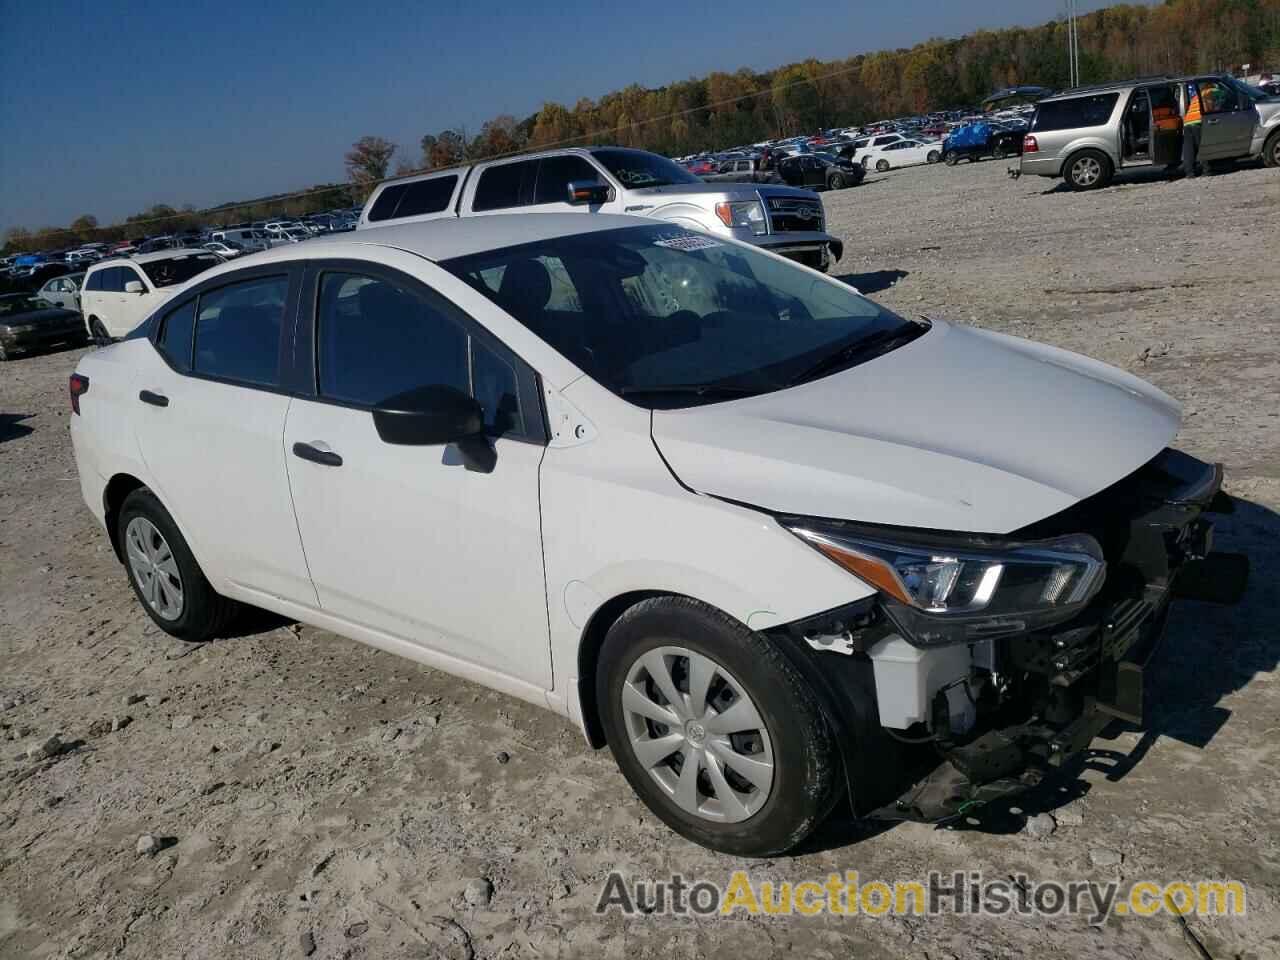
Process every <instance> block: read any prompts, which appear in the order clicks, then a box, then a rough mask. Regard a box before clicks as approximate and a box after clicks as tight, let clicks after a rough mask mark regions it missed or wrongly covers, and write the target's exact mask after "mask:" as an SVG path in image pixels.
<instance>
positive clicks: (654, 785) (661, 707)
mask: <svg viewBox="0 0 1280 960" xmlns="http://www.w3.org/2000/svg"><path fill="white" fill-rule="evenodd" d="M596 684H597V698H598V699H597V702H598V703H600V704H601V709H602V712H603V717H602V720H603V724H604V728H605V733H606V736H607V737H608V740H609V746H610V749H611V750H612V751H613V755H614V758H615V759H616V760H617V762H618V766H619V768H620V769H621V770H622V773H623V775H624V776H626V778H627V780H628V781H629V782H630V784H631V786H632V788H633V789H634V790H635V791H636V793H637V794H639V796H640V798H641V799H642V800H643V801H644V802H645V804H646V805H647V806H648V807H649V809H650V810H652V811H653V813H654V814H655V815H656V816H657V817H658V818H659V819H661V820H662V821H663V822H664V823H666V824H667V825H668V826H669V827H671V828H672V829H673V830H675V831H676V832H677V833H679V834H681V835H682V836H684V837H686V838H688V839H690V840H692V841H694V842H695V843H699V844H702V845H703V846H705V847H709V848H711V849H713V850H719V851H721V852H724V853H731V854H735V855H738V856H771V855H774V854H779V853H783V852H785V851H787V850H789V849H791V848H792V847H794V846H795V845H796V844H798V843H799V842H800V841H801V840H803V839H804V838H805V837H806V836H807V835H808V834H809V833H810V832H811V831H812V830H813V829H814V828H815V827H817V826H818V824H819V823H821V822H822V820H823V819H824V818H825V817H826V815H827V814H828V813H830V811H831V808H832V807H833V806H834V805H835V802H836V801H837V800H838V799H839V796H840V793H839V783H840V777H839V768H838V760H837V751H836V747H835V743H834V740H833V738H832V735H831V732H830V729H829V728H828V726H827V724H826V721H825V720H824V719H823V716H822V712H821V710H820V708H819V706H818V704H817V701H816V699H815V697H814V694H813V692H812V690H811V689H810V687H809V685H808V684H807V683H806V682H805V681H804V680H803V679H802V678H801V677H800V675H799V673H797V672H796V670H795V668H794V667H792V665H791V663H790V662H789V661H788V660H787V659H786V657H785V656H783V654H782V652H781V651H780V650H778V649H777V648H776V647H775V646H774V645H773V642H772V641H771V640H769V639H768V638H766V637H764V636H762V635H761V634H758V633H755V632H753V631H751V630H749V629H747V627H745V626H744V625H743V624H741V623H740V622H738V621H736V620H734V619H732V618H730V617H728V616H726V615H725V614H723V613H721V612H719V611H717V610H715V609H714V608H712V607H709V606H707V605H705V604H702V603H699V602H698V601H696V600H690V599H688V598H684V597H659V598H655V599H652V600H646V601H644V602H642V603H640V604H637V605H636V606H634V607H632V608H631V609H630V610H628V611H627V612H626V613H625V614H623V616H622V617H621V618H620V619H619V620H618V622H617V623H615V624H614V625H613V627H612V628H611V629H610V630H609V634H608V636H607V637H606V639H605V643H604V647H603V648H602V650H601V653H600V667H599V672H598V673H597V676H596Z"/></svg>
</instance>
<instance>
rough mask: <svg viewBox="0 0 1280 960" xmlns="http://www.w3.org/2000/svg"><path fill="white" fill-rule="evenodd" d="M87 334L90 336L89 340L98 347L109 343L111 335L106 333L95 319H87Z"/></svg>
mask: <svg viewBox="0 0 1280 960" xmlns="http://www.w3.org/2000/svg"><path fill="white" fill-rule="evenodd" d="M89 333H90V335H91V336H90V338H91V339H92V340H93V342H94V343H96V344H97V345H98V346H102V345H103V344H107V343H110V342H111V334H109V333H107V328H106V327H105V326H103V325H102V321H101V320H99V319H98V318H97V317H90V318H89Z"/></svg>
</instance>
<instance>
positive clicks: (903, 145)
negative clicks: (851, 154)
mask: <svg viewBox="0 0 1280 960" xmlns="http://www.w3.org/2000/svg"><path fill="white" fill-rule="evenodd" d="M859 159H861V160H862V166H863V167H865V168H866V169H867V170H875V171H876V172H878V173H884V172H885V171H886V170H892V169H894V168H895V167H914V166H918V165H920V164H922V163H937V162H938V161H939V160H941V159H942V144H941V143H939V142H938V141H936V140H898V141H896V142H894V143H889V144H886V145H885V146H883V147H871V148H868V149H867V150H866V152H864V153H862V154H861V155H860V156H859Z"/></svg>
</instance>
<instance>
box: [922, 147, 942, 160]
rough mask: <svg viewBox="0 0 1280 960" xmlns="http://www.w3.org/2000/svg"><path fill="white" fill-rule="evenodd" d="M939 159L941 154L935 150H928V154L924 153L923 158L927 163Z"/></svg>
mask: <svg viewBox="0 0 1280 960" xmlns="http://www.w3.org/2000/svg"><path fill="white" fill-rule="evenodd" d="M941 159H942V154H940V153H938V151H937V150H930V151H929V152H928V154H926V155H925V160H926V161H928V162H929V163H937V162H938V161H939V160H941Z"/></svg>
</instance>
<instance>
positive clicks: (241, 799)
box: [0, 163, 1280, 960]
mask: <svg viewBox="0 0 1280 960" xmlns="http://www.w3.org/2000/svg"><path fill="white" fill-rule="evenodd" d="M827 205H828V210H829V213H830V219H831V223H832V228H833V232H834V233H836V234H838V235H841V236H844V237H845V238H846V240H847V243H848V247H847V254H846V257H845V260H844V261H843V263H841V264H840V265H839V268H838V270H837V271H836V272H837V273H841V274H844V275H845V276H847V278H848V279H849V280H850V281H851V282H853V283H855V284H857V285H858V286H860V287H861V288H862V289H863V290H864V292H866V293H868V294H870V295H871V296H873V297H874V298H876V299H877V300H880V301H881V302H883V303H885V304H887V305H889V306H891V307H893V308H894V309H896V310H898V311H899V312H902V313H931V314H936V315H940V316H943V317H947V318H950V319H953V320H958V321H961V322H965V323H973V324H980V325H982V326H986V327H991V328H994V329H997V330H1002V331H1006V332H1009V333H1013V334H1016V335H1019V336H1025V337H1031V338H1034V339H1038V340H1044V341H1048V342H1051V343H1054V344H1057V345H1060V346H1063V347H1066V348H1069V349H1072V350H1077V351H1079V352H1082V353H1086V354H1089V355H1091V356H1094V357H1097V358H1099V359H1102V360H1105V361H1108V362H1110V363H1114V364H1117V365H1120V366H1123V367H1126V368H1128V369H1130V370H1133V371H1134V372H1136V373H1138V374H1139V375H1140V376H1143V377H1145V378H1147V379H1149V380H1151V381H1153V382H1154V383H1156V384H1158V385H1159V386H1161V387H1162V388H1164V389H1165V390H1167V391H1169V392H1170V393H1171V394H1173V395H1174V396H1176V397H1178V398H1179V399H1180V400H1182V401H1183V403H1184V404H1185V405H1186V412H1187V421H1186V425H1185V428H1184V431H1183V434H1182V437H1181V439H1180V443H1181V445H1182V446H1183V447H1184V448H1186V449H1187V450H1189V451H1190V452H1192V453H1194V454H1196V455H1198V456H1201V457H1204V458H1210V459H1217V460H1221V461H1223V462H1225V464H1226V468H1227V478H1228V479H1227V485H1228V489H1229V491H1230V492H1232V493H1233V494H1235V495H1236V496H1237V497H1238V498H1240V501H1241V505H1240V509H1239V510H1238V511H1237V512H1236V514H1234V515H1233V516H1231V517H1228V518H1224V519H1223V520H1222V521H1221V522H1220V524H1219V528H1218V529H1219V536H1218V541H1219V545H1220V546H1221V547H1222V548H1223V549H1230V550H1243V551H1247V552H1249V553H1250V554H1251V555H1252V558H1253V563H1254V577H1253V580H1252V586H1251V588H1250V591H1249V593H1248V594H1247V596H1246V598H1245V600H1244V602H1243V603H1242V604H1241V605H1240V606H1238V607H1234V608H1223V607H1214V606H1209V605H1201V604H1192V603H1184V604H1182V605H1181V606H1180V608H1179V609H1178V610H1177V611H1176V614H1177V615H1176V619H1175V621H1174V623H1173V627H1172V629H1171V632H1170V635H1169V637H1168V640H1167V642H1166V645H1165V647H1164V648H1163V655H1162V659H1161V665H1160V667H1159V669H1158V670H1157V672H1156V676H1155V677H1154V680H1153V687H1154V690H1155V691H1156V697H1157V702H1156V703H1155V705H1154V709H1153V713H1154V717H1153V720H1152V724H1151V727H1150V730H1149V731H1147V732H1145V733H1141V732H1127V731H1120V732H1116V733H1114V734H1113V735H1112V736H1111V737H1110V738H1109V739H1106V738H1104V739H1103V740H1100V741H1099V742H1098V743H1097V744H1095V746H1096V747H1097V748H1098V751H1097V753H1096V755H1095V756H1094V757H1093V758H1092V759H1091V760H1090V761H1089V763H1088V765H1087V768H1086V769H1085V770H1083V771H1082V772H1081V774H1080V778H1079V780H1078V781H1077V782H1076V783H1075V784H1074V785H1072V786H1071V787H1070V788H1069V790H1067V791H1066V792H1064V793H1062V794H1061V795H1056V796H1049V797H1042V798H1037V799H1035V801H1034V803H1032V802H1031V801H1028V802H1026V803H1024V805H1023V808H1022V809H1021V810H1020V809H1019V808H1012V809H1008V808H998V809H995V810H990V811H988V812H986V813H985V814H984V816H983V818H982V819H981V820H980V821H979V822H978V823H974V824H965V825H962V826H961V827H960V828H958V829H933V828H929V827H925V826H919V825H909V824H904V825H898V826H894V827H892V828H888V829H876V828H868V827H864V826H860V825H858V824H854V823H851V822H849V821H847V820H846V819H844V818H842V817H840V816H837V817H835V818H833V820H832V821H831V822H830V823H829V824H828V825H827V826H825V827H824V828H823V829H822V830H821V831H820V833H819V834H818V835H817V836H816V837H815V838H814V839H813V841H812V842H811V843H810V844H809V845H808V847H807V850H806V852H804V853H803V854H802V855H800V856H796V857H793V858H781V859H776V860H772V861H768V862H762V861H739V860H735V859H734V858H730V857H725V856H720V855H717V854H713V853H709V852H707V851H705V850H702V849H700V848H698V847H695V846H693V845H692V844H689V843H687V842H685V841H683V840H681V839H679V838H678V837H676V836H675V835H673V834H671V833H670V832H668V831H667V830H666V829H665V828H664V827H663V826H662V825H661V824H660V823H658V822H657V821H656V820H655V819H654V818H653V817H651V816H650V815H649V814H648V812H647V811H646V810H645V809H644V808H643V807H642V806H641V804H640V803H639V802H638V801H637V800H636V799H635V798H634V797H633V795H632V794H631V791H630V790H629V789H628V787H627V785H626V783H625V782H624V781H623V779H622V777H621V775H620V774H619V773H618V772H617V770H616V769H615V767H614V765H613V762H612V760H611V758H610V756H609V754H608V753H607V752H602V753H593V752H591V751H590V750H589V749H588V748H587V747H586V746H585V745H584V744H583V742H582V740H581V738H580V737H579V735H578V734H577V733H576V732H575V731H574V730H572V729H571V728H570V727H569V726H568V725H567V724H566V723H565V722H564V721H563V720H561V719H559V718H557V717H555V716H553V715H552V714H550V713H547V712H544V711H539V710H537V709H535V708H533V707H530V706H526V705H524V704H523V703H520V702H517V701H515V700H510V699H507V698H505V697H502V696H500V695H498V694H495V693H491V692H489V691H487V690H484V689H481V688H479V687H474V686H471V685H469V684H467V683H463V682H460V681H458V680H455V679H452V678H451V677H449V676H446V675H444V674H441V673H436V672H433V671H430V670H426V669H423V668H420V667H418V666H416V665H414V664H412V663H409V662H407V661H403V660H399V659H396V658H395V657H392V656H390V655H387V654H384V653H380V652H377V651H373V650H370V649H366V648H364V647H361V646H359V645H357V644H355V643H353V642H350V641H347V640H344V639H342V638H340V637H336V636H334V635H332V634H328V633H325V632H323V631H319V630H315V629H313V628H311V627H300V628H299V627H294V626H290V625H288V624H282V623H280V622H278V621H274V620H272V619H270V618H268V617H265V616H264V617H260V618H256V619H255V620H253V621H251V622H247V623H245V624H243V625H242V627H241V629H240V630H239V631H237V632H238V633H239V634H240V635H238V636H234V637H230V638H227V639H224V640H219V641H216V642H214V643H210V644H207V645H203V646H194V647H193V646H188V645H184V644H181V643H179V642H177V641H174V640H172V639H170V638H168V637H166V636H165V635H164V634H161V633H159V632H158V631H156V630H155V629H154V628H152V627H151V626H150V623H149V621H148V620H147V618H146V617H145V616H144V615H143V613H142V611H141V609H140V608H139V607H138V605H137V604H136V603H135V601H134V599H133V597H132V595H131V593H130V591H129V588H128V584H127V582H126V580H125V576H124V573H123V571H122V569H121V568H120V567H119V565H118V564H117V563H116V561H115V559H114V557H113V556H112V554H111V552H110V549H109V547H108V546H107V541H106V538H105V537H104V536H103V534H102V533H101V531H100V530H98V529H97V528H96V526H95V525H94V523H93V521H92V520H91V518H90V516H89V514H88V512H87V511H86V509H85V508H84V506H83V505H82V504H81V502H80V492H79V488H78V485H77V483H76V480H75V474H76V471H75V464H74V463H73V460H72V455H71V448H70V444H69V442H68V439H67V430H66V427H67V417H68V412H67V409H66V408H67V400H66V378H67V375H68V374H69V373H70V372H71V370H72V369H73V368H74V366H75V363H76V359H77V357H78V356H79V355H80V354H79V352H77V351H72V352H60V353H54V354H49V355H44V356H39V357H33V358H29V359H23V360H19V361H16V362H13V363H9V364H6V365H4V366H3V367H0V708H3V709H0V737H3V740H0V746H2V749H0V955H3V956H4V957H15V958H16V957H24V958H25V957H53V956H66V957H96V956H116V955H119V956H125V957H139V958H142V957H145V958H153V957H190V958H203V957H209V958H225V957H305V956H314V957H318V958H330V957H370V958H382V957H424V958H425V957H435V956H449V957H470V956H475V957H497V956H502V957H526V956H527V957H557V956H560V957H564V956H577V955H582V956H593V957H595V956H605V957H622V956H639V957H647V956H663V957H666V956H671V955H701V956H716V955H721V954H731V953H732V954H737V955H740V956H752V957H758V956H766V955H773V954H781V953H793V952H794V953H796V954H799V955H806V956H811V957H837V956H840V957H843V956H849V955H856V956H859V957H872V958H874V957H886V958H887V957H920V958H939V957H973V956H978V957H1005V956H1027V955H1036V956H1038V957H1042V958H1056V957H1075V956H1082V955H1086V954H1093V955H1115V956H1125V957H1141V958H1143V960H1150V958H1153V957H1175V958H1186V960H1197V958H1200V957H1202V956H1203V954H1201V953H1199V952H1198V950H1199V949H1201V948H1200V947H1198V946H1197V942H1198V944H1200V945H1202V948H1203V949H1204V950H1207V952H1208V954H1209V955H1211V956H1213V957H1252V958H1263V957H1272V956H1276V955H1277V954H1278V953H1280V844H1278V837H1280V833H1278V832H1277V830H1276V824H1277V823H1278V822H1280V793H1278V792H1277V790H1276V785H1277V778H1276V770H1277V768H1280V747H1278V746H1277V743H1278V742H1280V741H1278V740H1277V732H1280V688H1278V687H1277V682H1276V677H1277V672H1276V668H1277V659H1278V658H1280V634H1277V631H1276V619H1277V617H1276V615H1277V612H1278V611H1277V607H1278V606H1280V604H1278V603H1277V592H1276V589H1275V586H1274V585H1275V583H1276V580H1277V576H1278V575H1280V551H1278V549H1277V546H1276V544H1277V542H1278V541H1280V518H1278V517H1277V515H1276V512H1275V511H1276V510H1277V509H1280V396H1278V393H1277V386H1276V385H1277V383H1278V382H1280V351H1278V350H1277V345H1276V332H1277V327H1278V326H1280V258H1277V256H1276V250H1277V242H1278V241H1280V174H1278V172H1277V171H1273V170H1261V169H1258V170H1242V171H1238V172H1235V173H1232V174H1229V175H1223V176H1217V177H1211V178H1208V179H1204V180H1201V181H1199V182H1195V183H1176V184H1166V183H1163V182H1159V181H1154V180H1148V181H1140V182H1135V183H1129V184H1125V185H1121V186H1116V187H1113V188H1111V189H1108V190H1104V191H1101V192H1098V193H1094V194H1083V195H1080V194H1072V193H1068V192H1065V191H1064V190H1063V189H1062V188H1061V187H1055V184H1054V183H1053V182H1051V181H1045V180H1020V181H1010V180H1008V179H1006V177H1005V175H1004V165H1003V164H997V163H984V164H978V165H973V166H969V165H965V166H961V167H958V168H955V169H947V168H943V167H929V168H918V169H914V170H908V171H901V172H891V173H889V174H886V175H883V176H874V177H872V178H870V179H869V180H868V181H867V182H866V184H864V185H863V186H860V187H858V188H856V189H852V190H848V191H844V192H842V193H840V194H837V195H828V197H827ZM913 399H915V402H923V403H945V402H946V398H945V397H931V396H927V395H926V396H921V397H918V398H913ZM1047 428H1048V429H1052V425H1051V424H1050V425H1047ZM1098 428H1099V429H1100V430H1105V429H1106V425H1105V424H1099V425H1098ZM53 736H57V737H58V738H60V746H58V745H51V746H54V747H55V749H54V750H53V752H52V755H51V756H48V757H42V756H41V744H44V743H45V742H46V741H47V740H48V738H50V737H53ZM28 748H32V749H30V750H29V749H28ZM1042 812H1047V814H1048V815H1049V816H1051V817H1054V818H1055V819H1054V821H1048V820H1046V819H1044V817H1036V818H1035V819H1034V820H1033V821H1032V827H1031V828H1030V829H1028V828H1026V827H1025V826H1024V824H1025V823H1026V822H1027V820H1026V815H1027V814H1038V813H1042ZM739 867H745V868H747V869H749V870H751V871H752V873H753V876H755V877H756V878H757V879H761V878H766V879H767V878H775V879H791V880H796V881H798V880H801V879H807V878H811V877H816V878H818V879H822V878H825V877H826V876H827V875H828V874H829V873H832V872H835V873H838V874H843V873H844V872H845V871H847V870H857V871H859V873H860V875H861V878H862V879H863V880H864V881H867V880H871V879H886V880H890V881H892V880H896V879H915V878H918V877H920V876H921V875H922V874H923V872H924V871H926V870H928V869H932V868H936V869H940V870H943V871H947V872H950V871H953V870H966V871H970V870H979V871H982V872H983V874H984V875H985V876H987V877H1006V876H1009V875H1011V874H1025V875H1026V876H1027V877H1028V878H1030V879H1031V880H1032V881H1034V880H1037V879H1052V878H1059V879H1067V878H1077V877H1083V878H1097V879H1103V880H1105V879H1109V878H1114V877H1120V878H1123V879H1124V880H1125V881H1133V880H1137V879H1141V878H1151V879H1155V880H1159V881H1170V880H1175V879H1182V878H1191V879H1195V878H1199V877H1202V876H1206V877H1214V878H1234V879H1238V880H1240V881H1242V882H1244V883H1246V884H1247V885H1248V891H1249V899H1248V915H1247V916H1246V917H1243V918H1233V919H1204V918H1199V917H1192V918H1189V919H1188V923H1187V924H1186V926H1185V929H1184V926H1183V925H1182V924H1180V923H1179V922H1178V921H1177V920H1176V919H1174V918H1172V917H1169V916H1156V917H1153V918H1149V919H1138V918H1132V917H1130V918H1113V919H1111V920H1110V921H1108V922H1107V923H1106V924H1105V925H1103V926H1101V927H1092V926H1090V925H1089V924H1088V923H1087V921H1086V920H1085V919H1084V918H1080V917H1075V918H1060V919H1052V920H1047V919H1033V918H1016V917H1008V918H1002V919H996V918H977V917H973V916H954V915H951V916H943V917H938V918H931V919H926V918H906V919H900V918H899V919H895V918H889V917H884V918H879V919H877V918H871V917H867V916H865V915H857V916H852V917H831V916H820V917H814V918H800V917H795V918H759V919H745V918H743V917H742V915H741V914H739V915H737V916H736V917H734V918H730V919H720V918H715V917H713V918H705V919H704V918H694V917H692V916H683V917H676V916H656V915H655V916H648V917H639V918H634V919H624V918H622V917H621V916H619V915H618V913H617V912H612V913H610V914H608V915H606V916H603V917H602V916H597V915H596V914H595V913H594V912H593V906H594V904H595V902H596V900H597V897H598V896H599V893H600V889H601V885H602V883H603V881H604V879H605V878H606V876H607V875H608V872H609V871H610V870H612V869H615V868H616V869H620V870H623V871H624V872H626V873H628V874H630V875H631V876H633V877H637V878H642V877H652V878H660V877H666V876H669V875H670V874H672V873H674V872H680V873H682V874H684V875H685V876H686V877H690V878H707V879H712V880H715V881H718V882H720V883H725V882H726V881H727V879H728V877H729V874H730V872H731V871H732V870H734V869H737V868H739ZM476 881H488V883H484V882H479V883H477V882H476ZM489 884H491V885H492V886H491V887H490V886H489ZM1193 938H1194V940H1193Z"/></svg>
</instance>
